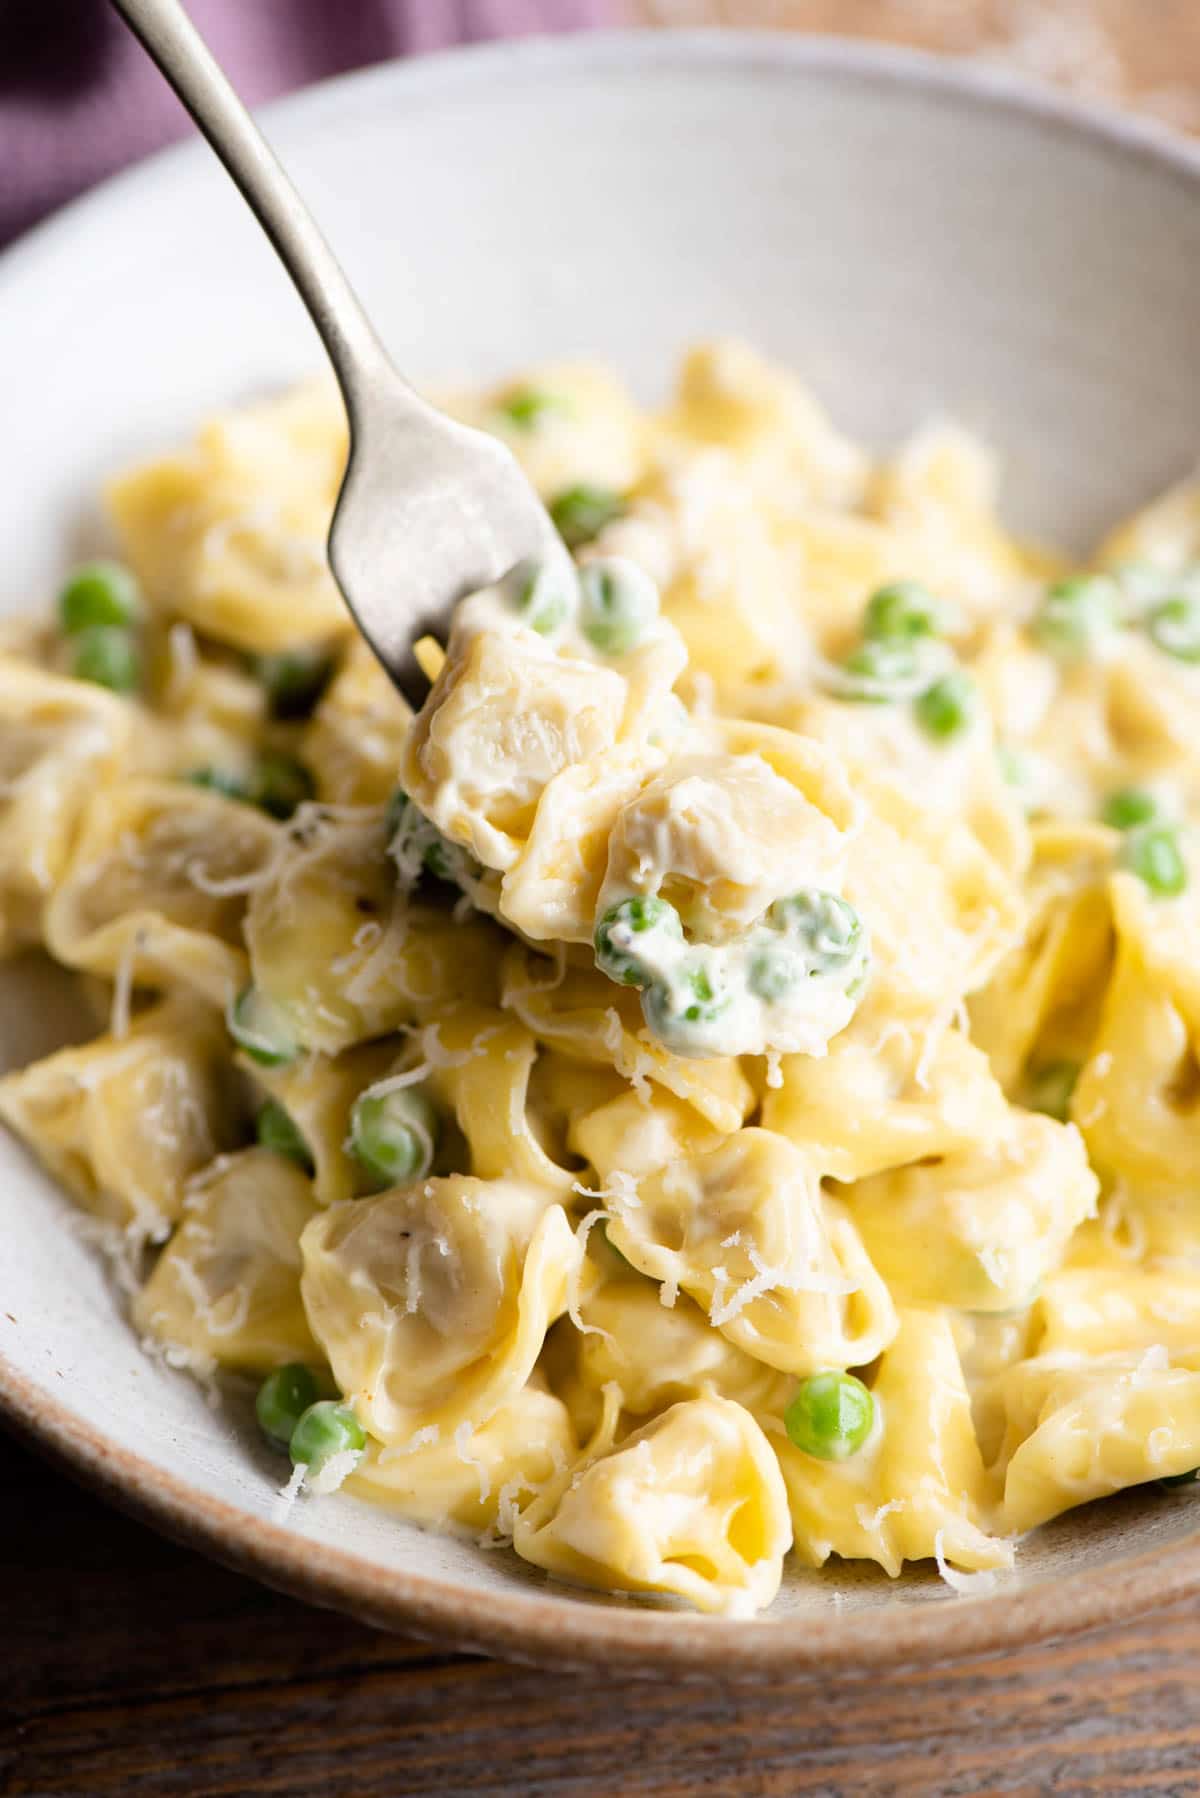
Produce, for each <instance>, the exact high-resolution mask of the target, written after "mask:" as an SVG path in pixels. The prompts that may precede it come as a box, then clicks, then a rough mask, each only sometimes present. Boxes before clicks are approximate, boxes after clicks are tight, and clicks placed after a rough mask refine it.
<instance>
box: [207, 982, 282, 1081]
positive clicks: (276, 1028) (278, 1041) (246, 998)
mask: <svg viewBox="0 0 1200 1798" xmlns="http://www.w3.org/2000/svg"><path fill="white" fill-rule="evenodd" d="M225 1021H226V1023H227V1024H228V1026H229V1034H230V1036H231V1037H232V1038H233V1040H234V1042H235V1043H236V1044H237V1045H238V1048H239V1049H242V1050H244V1051H245V1053H246V1054H247V1055H248V1056H249V1057H250V1059H251V1061H257V1062H258V1063H259V1065H260V1066H261V1067H264V1068H281V1067H285V1066H286V1065H287V1063H288V1062H291V1061H295V1059H296V1057H297V1056H298V1055H299V1054H300V1044H299V1043H298V1042H297V1041H296V1036H295V1032H294V1031H293V1030H292V1027H291V1025H290V1023H289V1022H288V1019H287V1015H286V1013H285V1012H284V1010H283V1008H282V1006H280V1005H277V1004H276V1002H275V1000H274V999H269V998H268V997H267V995H266V993H264V992H262V991H261V990H260V989H259V988H258V987H256V986H248V987H245V988H243V990H242V991H241V992H240V993H239V994H238V996H237V998H236V999H235V1000H234V1002H233V1004H232V1005H231V1006H230V1008H229V1011H228V1013H227V1014H226V1020H225Z"/></svg>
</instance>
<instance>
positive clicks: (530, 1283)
mask: <svg viewBox="0 0 1200 1798" xmlns="http://www.w3.org/2000/svg"><path fill="white" fill-rule="evenodd" d="M300 1246H301V1253H302V1255H303V1259H304V1274H303V1282H302V1290H303V1294H304V1304H305V1309H306V1310H307V1312H308V1316H309V1320H310V1322H311V1325H312V1328H313V1332H314V1334H315V1336H316V1338H317V1340H318V1342H319V1343H320V1344H321V1346H322V1348H323V1349H324V1351H325V1353H326V1355H327V1356H328V1358H329V1363H330V1365H331V1367H332V1368H333V1371H334V1374H335V1376H336V1378H337V1382H338V1385H339V1387H340V1388H341V1390H342V1391H343V1392H344V1393H345V1394H346V1395H347V1398H348V1399H349V1401H350V1403H351V1404H352V1405H353V1406H354V1408H355V1410H356V1411H357V1412H358V1415H359V1418H360V1421H361V1422H362V1424H363V1426H364V1427H365V1428H366V1429H368V1430H370V1432H371V1434H372V1435H373V1436H374V1437H376V1438H377V1439H378V1440H379V1441H380V1442H384V1443H389V1444H396V1443H403V1442H406V1441H409V1440H411V1439H412V1438H413V1437H414V1436H415V1435H416V1434H417V1433H418V1431H421V1430H430V1429H437V1430H438V1431H439V1432H440V1431H446V1430H448V1431H450V1432H451V1433H453V1431H454V1430H456V1429H458V1428H459V1427H460V1426H461V1425H462V1424H464V1423H465V1424H468V1425H470V1426H472V1427H478V1426H479V1425H481V1424H484V1423H486V1422H487V1420H488V1418H489V1417H491V1416H492V1414H493V1413H494V1412H495V1411H496V1410H497V1409H498V1407H499V1406H500V1405H501V1404H502V1403H504V1402H506V1401H507V1400H508V1399H511V1398H512V1397H513V1396H514V1394H515V1393H517V1392H519V1391H520V1390H521V1388H522V1387H523V1386H524V1385H525V1383H526V1381H527V1380H528V1379H529V1376H530V1374H531V1373H532V1372H533V1369H534V1366H535V1364H536V1362H537V1358H538V1356H539V1355H540V1353H541V1351H542V1345H543V1343H544V1341H545V1337H546V1332H547V1330H548V1329H549V1327H550V1325H551V1324H552V1323H553V1322H554V1320H555V1318H556V1317H558V1316H559V1314H560V1313H561V1312H562V1311H563V1310H564V1308H565V1306H566V1302H567V1287H568V1282H569V1279H570V1276H571V1274H572V1272H573V1271H574V1270H575V1267H576V1265H577V1262H578V1258H579V1247H578V1244H577V1243H576V1240H575V1237H574V1235H573V1234H572V1231H571V1228H570V1225H569V1224H568V1222H567V1220H566V1215H565V1213H564V1212H563V1210H562V1207H561V1206H559V1205H556V1204H553V1203H549V1202H548V1195H547V1194H545V1193H541V1192H538V1191H537V1190H536V1189H534V1188H530V1187H527V1186H524V1185H519V1184H517V1183H516V1182H515V1181H511V1180H503V1181H502V1180H490V1181H489V1180H479V1179H476V1178H474V1177H472V1176H467V1175H455V1176H452V1177H449V1178H435V1179H430V1180H426V1181H424V1182H422V1183H420V1184H418V1185H416V1186H411V1187H401V1188H397V1189H396V1190H395V1191H394V1192H385V1193H382V1194H380V1196H379V1197H378V1198H368V1199H359V1200H350V1201H348V1202H346V1203H344V1204H340V1205H334V1206H331V1207H330V1208H329V1209H328V1210H327V1211H323V1212H321V1213H320V1214H319V1215H318V1216H316V1217H314V1218H313V1219H312V1221H311V1223H310V1224H308V1225H307V1226H306V1228H305V1231H304V1234H303V1236H302V1238H301V1244H300Z"/></svg>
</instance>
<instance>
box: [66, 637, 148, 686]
mask: <svg viewBox="0 0 1200 1798" xmlns="http://www.w3.org/2000/svg"><path fill="white" fill-rule="evenodd" d="M72 642H73V644H74V650H73V653H72V656H71V673H72V674H73V675H74V677H75V679H76V680H86V681H91V683H92V685H93V686H96V687H108V688H109V689H110V690H111V691H112V692H114V693H134V692H136V691H137V689H138V687H139V686H140V685H141V681H142V658H141V656H140V655H139V653H138V646H137V643H136V642H135V641H134V638H133V635H132V633H131V632H130V631H127V630H124V629H121V628H120V627H119V626H117V625H111V624H94V625H90V626H88V628H87V629H85V630H80V631H77V632H76V633H75V636H74V637H73V639H72Z"/></svg>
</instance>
